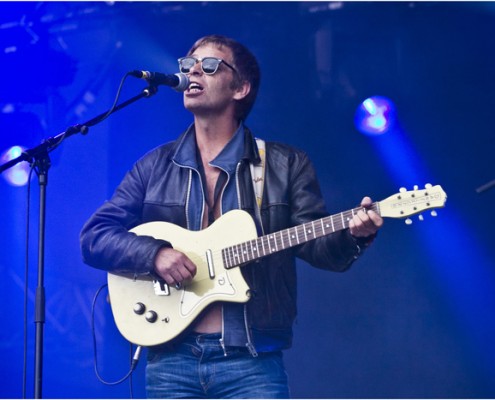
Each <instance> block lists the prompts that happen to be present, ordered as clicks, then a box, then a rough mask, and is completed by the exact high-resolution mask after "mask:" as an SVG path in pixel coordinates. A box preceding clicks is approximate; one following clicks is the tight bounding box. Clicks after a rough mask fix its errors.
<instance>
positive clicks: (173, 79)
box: [129, 70, 189, 92]
mask: <svg viewBox="0 0 495 400" xmlns="http://www.w3.org/2000/svg"><path fill="white" fill-rule="evenodd" d="M129 75H131V76H134V77H136V78H140V79H146V80H147V81H148V82H149V83H150V84H152V85H165V86H170V87H171V88H172V89H175V90H176V91H178V92H183V91H184V90H186V89H187V87H188V86H189V78H188V77H187V75H186V74H183V73H181V72H179V73H178V74H175V75H166V74H162V73H160V72H149V71H138V70H134V71H131V72H129Z"/></svg>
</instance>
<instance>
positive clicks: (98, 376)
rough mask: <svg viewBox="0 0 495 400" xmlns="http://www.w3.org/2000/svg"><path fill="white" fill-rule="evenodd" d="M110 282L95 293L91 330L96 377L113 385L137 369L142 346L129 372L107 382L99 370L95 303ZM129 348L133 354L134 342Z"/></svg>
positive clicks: (132, 360)
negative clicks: (113, 380)
mask: <svg viewBox="0 0 495 400" xmlns="http://www.w3.org/2000/svg"><path fill="white" fill-rule="evenodd" d="M107 286H108V284H106V283H105V284H104V285H102V286H101V287H100V288H99V289H98V290H97V291H96V294H95V297H94V298H93V304H92V307H91V331H92V335H93V354H94V364H95V374H96V377H97V378H98V380H99V381H100V382H101V383H103V384H105V385H109V386H113V385H118V384H120V383H122V382H124V381H125V380H126V379H127V378H129V377H131V375H132V373H133V372H134V370H135V369H136V366H137V363H138V361H139V356H140V354H141V346H138V347H137V348H136V351H135V353H134V356H133V357H132V359H131V367H130V369H129V372H128V373H127V374H126V375H125V376H124V377H123V378H121V379H119V380H118V381H115V382H107V381H105V380H104V379H103V378H102V377H101V375H100V373H99V371H98V354H97V345H96V332H95V308H96V307H95V305H96V301H97V299H98V297H99V295H100V293H101V291H102V290H103V289H104V288H105V287H107ZM129 350H130V353H131V356H132V351H133V349H132V343H129ZM131 397H132V385H131Z"/></svg>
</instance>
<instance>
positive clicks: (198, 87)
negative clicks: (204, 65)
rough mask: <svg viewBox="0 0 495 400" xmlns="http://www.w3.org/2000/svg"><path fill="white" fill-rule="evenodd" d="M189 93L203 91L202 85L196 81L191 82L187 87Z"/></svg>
mask: <svg viewBox="0 0 495 400" xmlns="http://www.w3.org/2000/svg"><path fill="white" fill-rule="evenodd" d="M187 91H188V92H189V93H199V92H202V91H203V87H202V86H201V85H200V84H199V83H197V82H191V83H190V84H189V87H188V88H187Z"/></svg>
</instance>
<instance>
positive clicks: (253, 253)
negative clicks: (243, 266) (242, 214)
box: [251, 240, 258, 260]
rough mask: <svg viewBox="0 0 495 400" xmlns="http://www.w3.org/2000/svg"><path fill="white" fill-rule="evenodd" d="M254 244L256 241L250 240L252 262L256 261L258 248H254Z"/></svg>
mask: <svg viewBox="0 0 495 400" xmlns="http://www.w3.org/2000/svg"><path fill="white" fill-rule="evenodd" d="M256 243H257V240H252V241H251V257H252V260H254V259H256V258H257V257H258V248H257V247H256ZM255 253H256V254H255Z"/></svg>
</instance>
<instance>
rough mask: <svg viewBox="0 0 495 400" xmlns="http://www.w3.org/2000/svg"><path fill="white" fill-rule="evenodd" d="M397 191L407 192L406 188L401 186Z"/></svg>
mask: <svg viewBox="0 0 495 400" xmlns="http://www.w3.org/2000/svg"><path fill="white" fill-rule="evenodd" d="M399 192H401V193H404V192H407V189H406V188H405V187H401V188H400V189H399Z"/></svg>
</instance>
